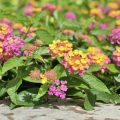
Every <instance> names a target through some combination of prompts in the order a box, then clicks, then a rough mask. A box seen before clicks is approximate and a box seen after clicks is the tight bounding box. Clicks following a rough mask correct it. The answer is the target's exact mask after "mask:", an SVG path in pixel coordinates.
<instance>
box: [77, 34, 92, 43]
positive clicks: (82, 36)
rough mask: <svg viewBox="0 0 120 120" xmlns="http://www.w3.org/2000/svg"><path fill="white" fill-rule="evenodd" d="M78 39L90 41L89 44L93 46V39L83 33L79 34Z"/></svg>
mask: <svg viewBox="0 0 120 120" xmlns="http://www.w3.org/2000/svg"><path fill="white" fill-rule="evenodd" d="M77 37H78V38H81V39H87V40H88V44H89V45H91V44H92V39H91V37H89V36H88V35H83V34H81V33H77Z"/></svg>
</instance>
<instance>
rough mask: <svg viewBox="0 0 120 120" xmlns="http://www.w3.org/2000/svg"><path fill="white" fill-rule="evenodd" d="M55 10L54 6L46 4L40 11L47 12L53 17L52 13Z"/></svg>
mask: <svg viewBox="0 0 120 120" xmlns="http://www.w3.org/2000/svg"><path fill="white" fill-rule="evenodd" d="M56 9H57V7H56V6H55V5H52V4H50V3H47V4H45V5H44V6H43V7H42V10H43V11H47V12H48V14H50V15H53V12H54V11H55V10H56Z"/></svg>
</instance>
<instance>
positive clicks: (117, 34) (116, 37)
mask: <svg viewBox="0 0 120 120" xmlns="http://www.w3.org/2000/svg"><path fill="white" fill-rule="evenodd" d="M108 40H110V43H111V44H115V43H117V44H120V29H117V28H115V29H113V30H112V33H111V34H110V35H109V38H108Z"/></svg>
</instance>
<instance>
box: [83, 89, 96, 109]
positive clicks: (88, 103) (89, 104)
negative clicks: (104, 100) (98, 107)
mask: <svg viewBox="0 0 120 120" xmlns="http://www.w3.org/2000/svg"><path fill="white" fill-rule="evenodd" d="M85 94H86V96H85V102H84V108H85V109H86V110H88V111H91V110H93V109H94V105H95V101H96V98H95V95H94V94H92V93H91V92H90V90H85Z"/></svg>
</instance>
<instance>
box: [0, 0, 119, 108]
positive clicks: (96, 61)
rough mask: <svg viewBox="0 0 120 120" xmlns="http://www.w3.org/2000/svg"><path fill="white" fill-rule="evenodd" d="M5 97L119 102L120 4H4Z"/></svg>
mask: <svg viewBox="0 0 120 120" xmlns="http://www.w3.org/2000/svg"><path fill="white" fill-rule="evenodd" d="M0 19H1V22H0V98H1V99H4V98H5V97H6V96H10V100H11V104H10V109H13V108H15V107H18V106H35V105H40V104H43V103H45V102H47V101H48V100H49V99H51V98H54V97H56V98H57V99H65V98H67V97H71V98H77V99H84V108H85V109H86V110H93V109H94V105H95V102H96V101H99V102H104V103H112V104H115V105H119V104H120V97H119V93H120V46H119V44H120V28H119V27H120V2H119V0H97V1H96V0H65V1H62V0H58V1H57V0H26V1H24V0H16V1H15V0H11V1H7V0H2V1H1V4H0Z"/></svg>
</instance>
